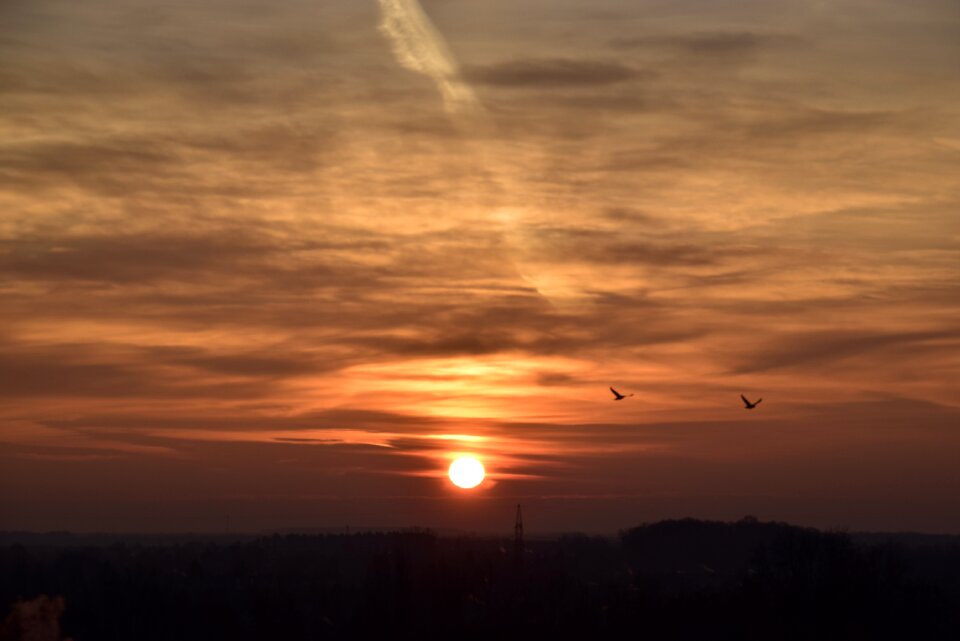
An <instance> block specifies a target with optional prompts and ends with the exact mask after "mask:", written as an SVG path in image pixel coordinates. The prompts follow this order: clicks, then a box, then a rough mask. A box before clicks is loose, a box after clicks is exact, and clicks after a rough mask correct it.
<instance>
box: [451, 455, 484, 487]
mask: <svg viewBox="0 0 960 641" xmlns="http://www.w3.org/2000/svg"><path fill="white" fill-rule="evenodd" d="M449 473H450V480H451V481H452V482H453V484H454V485H456V486H457V487H462V488H463V489H465V490H469V489H470V488H473V487H477V486H478V485H480V483H482V482H483V476H484V473H485V472H484V469H483V463H481V462H480V461H478V460H477V459H475V458H474V457H472V456H461V457H460V458H458V459H457V460H455V461H454V462H453V463H451V464H450V472H449Z"/></svg>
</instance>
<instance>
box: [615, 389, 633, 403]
mask: <svg viewBox="0 0 960 641" xmlns="http://www.w3.org/2000/svg"><path fill="white" fill-rule="evenodd" d="M610 391H611V392H613V396H614V399H613V400H615V401H622V400H623V399H625V398H627V396H633V394H627V395H626V396H624V395H623V394H621V393H620V392H618V391H617V390H615V389H613V388H612V387H611V388H610Z"/></svg>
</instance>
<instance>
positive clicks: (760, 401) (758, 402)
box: [754, 398, 763, 405]
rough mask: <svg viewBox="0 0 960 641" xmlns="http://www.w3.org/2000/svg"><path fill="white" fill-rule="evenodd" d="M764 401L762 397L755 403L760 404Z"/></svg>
mask: <svg viewBox="0 0 960 641" xmlns="http://www.w3.org/2000/svg"><path fill="white" fill-rule="evenodd" d="M762 402H763V399H762V398H758V399H757V402H756V403H754V405H759V404H760V403H762Z"/></svg>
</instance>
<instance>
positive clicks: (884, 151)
mask: <svg viewBox="0 0 960 641" xmlns="http://www.w3.org/2000/svg"><path fill="white" fill-rule="evenodd" d="M398 7H399V8H400V9H403V10H405V11H408V12H412V13H407V14H405V15H404V16H400V17H399V18H398V17H397V15H396V13H394V14H391V11H394V12H396V11H399V10H400V9H398ZM416 8H417V7H416V5H415V3H413V0H402V1H398V2H391V1H389V0H384V1H383V2H378V1H376V0H363V1H360V0H270V1H268V0H204V1H203V2H198V1H192V2H188V1H185V0H177V1H172V2H156V1H148V0H85V1H83V2H77V1H76V0H5V1H4V2H2V3H0V529H7V530H10V529H35V530H50V529H72V530H80V531H89V530H101V531H187V530H193V531H222V530H224V529H225V528H227V527H229V528H231V529H232V530H243V531H259V530H264V529H273V528H288V527H290V528H292V527H342V526H345V525H352V526H356V527H362V526H380V525H387V526H410V525H421V526H433V527H438V528H455V529H464V530H477V531H503V532H505V533H507V532H510V530H511V527H512V519H513V514H514V509H515V507H514V506H515V504H516V503H522V504H523V506H524V514H525V517H526V519H527V527H528V529H529V530H530V531H532V532H538V531H539V532H554V531H560V530H578V531H588V532H615V531H616V530H617V529H618V528H622V527H627V526H632V525H637V524H639V523H642V522H644V521H653V520H657V519H661V518H667V517H684V516H694V517H700V518H723V519H735V518H740V517H742V516H744V515H746V514H753V515H756V516H757V517H759V518H761V519H777V520H786V521H790V522H793V523H798V524H804V525H814V526H819V527H848V528H850V529H855V530H862V529H874V530H878V529H883V530H923V531H931V532H960V507H958V506H960V383H958V381H960V4H958V3H957V2H956V0H917V1H911V2H904V1H903V0H789V1H788V0H731V1H729V2H720V1H718V0H510V1H506V0H422V8H423V11H424V14H423V17H424V19H425V20H430V21H432V26H431V24H430V23H429V22H426V21H425V20H424V21H423V22H420V23H418V25H419V27H423V29H418V30H407V31H405V30H404V29H405V28H406V27H405V25H406V26H409V23H404V22H403V20H404V19H410V18H411V16H413V17H414V18H416V17H417V16H416V13H417V12H416ZM391 16H392V18H391ZM391 20H392V22H391ZM611 385H612V386H613V387H615V388H617V389H618V390H620V391H621V392H624V393H634V394H635V396H633V397H631V398H627V399H625V400H623V401H621V402H613V401H612V395H611V394H610V392H609V391H608V389H607V388H608V386H611ZM741 393H744V394H746V395H747V396H748V397H749V398H751V399H753V398H756V397H762V398H763V399H764V400H763V403H762V404H761V405H759V406H758V407H757V409H755V410H752V411H749V412H748V411H745V410H744V408H743V404H742V403H741V401H740V399H739V395H740V394H741ZM460 453H463V454H472V455H474V456H476V457H477V458H478V459H480V460H481V461H482V462H483V463H484V465H485V466H486V468H487V475H488V476H487V479H486V481H485V482H484V483H483V484H482V485H480V486H479V487H477V488H476V489H473V490H461V489H458V488H456V487H454V486H453V485H452V484H451V483H450V481H449V480H448V479H447V478H446V468H447V466H448V465H449V464H450V462H451V461H452V460H453V458H454V457H455V456H456V455H457V454H460Z"/></svg>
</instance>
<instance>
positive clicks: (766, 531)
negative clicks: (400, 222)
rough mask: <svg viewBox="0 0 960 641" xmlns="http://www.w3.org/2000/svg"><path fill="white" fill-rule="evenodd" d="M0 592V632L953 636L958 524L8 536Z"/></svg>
mask: <svg viewBox="0 0 960 641" xmlns="http://www.w3.org/2000/svg"><path fill="white" fill-rule="evenodd" d="M0 604H2V605H3V607H4V608H5V611H6V612H8V613H9V614H8V615H5V616H6V621H5V622H4V624H3V631H2V632H0V640H3V641H7V640H10V639H54V638H56V639H59V638H72V639H73V640H74V641H112V640H118V641H119V640H123V641H131V640H142V641H148V640H152V639H157V640H160V639H162V640H165V641H173V640H182V641H187V640H193V639H196V640H200V639H203V640H205V641H209V640H213V639H230V640H237V639H258V640H277V641H293V640H300V639H304V640H306V639H358V638H387V639H390V638H398V637H399V638H420V639H428V638H438V639H439V638H442V639H504V638H523V639H553V638H571V637H580V638H583V639H594V638H633V639H691V640H693V639H695V640H700V641H706V640H711V639H737V640H743V639H758V640H759V639H763V640H773V639H810V640H827V639H871V640H872V639H924V640H929V639H957V638H960V636H958V634H957V633H958V631H960V537H946V536H944V537H938V536H922V535H851V534H845V533H836V532H821V531H817V530H813V529H806V528H798V527H793V526H789V525H785V524H780V523H759V522H757V521H755V520H753V519H744V520H742V521H739V522H737V523H716V522H703V521H694V520H683V521H665V522H661V523H656V524H653V525H645V526H642V527H638V528H634V529H631V530H628V531H626V532H623V533H621V535H620V536H619V537H618V538H616V539H604V538H593V537H585V536H565V537H559V538H556V539H552V540H536V541H530V540H528V541H526V542H525V543H524V544H523V546H522V547H518V546H516V545H515V541H514V540H513V539H507V538H503V539H498V538H483V537H466V536H453V537H450V536H437V535H435V534H433V533H430V532H426V531H423V532H421V531H415V532H393V533H357V534H335V535H284V536H280V535H276V536H270V537H260V538H256V537H129V536H128V537H109V536H100V535H97V536H92V535H83V536H80V535H66V534H48V535H37V534H5V535H0ZM58 616H59V619H60V629H59V631H56V629H55V627H56V624H55V621H56V619H57V617H58ZM42 629H45V631H44V632H41V630H42ZM34 633H36V635H37V636H30V635H31V634H34ZM44 635H46V636H44Z"/></svg>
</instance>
